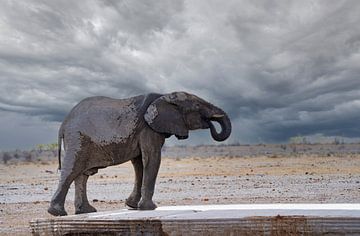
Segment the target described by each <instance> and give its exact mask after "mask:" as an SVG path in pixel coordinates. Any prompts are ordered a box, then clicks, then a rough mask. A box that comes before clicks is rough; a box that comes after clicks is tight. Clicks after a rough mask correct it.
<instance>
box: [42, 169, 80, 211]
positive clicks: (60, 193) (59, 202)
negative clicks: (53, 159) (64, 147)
mask: <svg viewBox="0 0 360 236" xmlns="http://www.w3.org/2000/svg"><path fill="white" fill-rule="evenodd" d="M77 175H78V174H77V173H75V172H71V171H68V169H62V170H61V176H60V181H59V184H58V187H57V190H56V192H55V194H54V196H53V198H52V199H51V202H50V207H49V208H48V212H49V213H50V214H51V215H54V216H64V215H67V213H66V211H65V207H64V203H65V198H66V195H67V193H68V191H69V188H70V185H71V183H72V182H73V181H74V179H75V178H76V177H77Z"/></svg>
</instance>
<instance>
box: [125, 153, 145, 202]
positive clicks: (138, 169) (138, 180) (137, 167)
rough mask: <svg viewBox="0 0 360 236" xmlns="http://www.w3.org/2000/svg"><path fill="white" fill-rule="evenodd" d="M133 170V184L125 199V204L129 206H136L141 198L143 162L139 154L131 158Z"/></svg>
mask: <svg viewBox="0 0 360 236" xmlns="http://www.w3.org/2000/svg"><path fill="white" fill-rule="evenodd" d="M131 163H132V164H133V167H134V171H135V184H134V188H133V191H132V193H131V194H130V196H129V197H128V198H127V199H126V201H125V204H126V205H127V206H129V207H131V208H137V206H138V203H139V201H140V199H141V186H142V179H143V163H142V159H141V156H138V157H136V158H134V159H132V160H131Z"/></svg>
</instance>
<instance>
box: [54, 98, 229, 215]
mask: <svg viewBox="0 0 360 236" xmlns="http://www.w3.org/2000/svg"><path fill="white" fill-rule="evenodd" d="M213 121H215V122H217V123H219V124H220V126H221V130H220V131H219V132H218V131H217V130H216V128H215V127H214V124H213V123H212V122H213ZM196 129H210V132H211V136H212V137H213V139H214V140H216V141H224V140H225V139H227V138H228V137H229V136H230V134H231V122H230V119H229V117H228V115H227V114H226V113H225V112H224V111H223V110H222V109H220V108H218V107H216V106H214V105H212V104H210V103H209V102H207V101H205V100H203V99H201V98H200V97H198V96H196V95H193V94H190V93H186V92H173V93H168V94H156V93H150V94H146V95H140V96H136V97H131V98H126V99H114V98H109V97H104V96H97V97H89V98H86V99H84V100H82V101H81V102H79V103H78V104H77V105H76V106H74V108H73V109H72V110H71V111H70V112H69V114H68V115H67V116H66V117H65V119H64V121H63V122H62V124H61V126H60V128H59V135H58V148H59V149H58V158H59V169H60V179H59V184H58V187H57V189H56V191H55V193H54V195H53V197H52V199H51V202H50V206H49V208H48V212H49V213H50V214H52V215H55V216H63V215H67V212H66V211H65V208H64V202H65V198H66V195H67V192H68V189H69V187H70V185H71V183H72V182H73V181H74V182H75V201H74V205H75V214H81V213H90V212H96V209H95V208H94V207H93V206H91V205H90V203H89V201H88V199H87V193H86V185H87V180H88V178H89V176H91V175H94V174H95V173H97V172H98V169H100V168H105V167H107V166H112V165H118V164H121V163H124V162H127V161H131V163H132V165H133V168H134V171H135V184H134V187H133V191H132V192H131V194H130V195H129V197H128V198H127V199H126V201H125V204H126V205H127V206H128V207H130V208H133V209H138V210H153V209H155V208H156V207H157V206H156V204H155V203H154V202H153V200H152V197H153V194H154V188H155V182H156V177H157V174H158V170H159V166H160V162H161V148H162V146H163V144H164V142H165V139H166V138H169V137H170V136H172V135H175V136H176V137H177V138H178V139H186V138H188V135H189V130H196ZM62 143H63V144H64V150H65V155H64V157H63V162H62V163H61V145H62Z"/></svg>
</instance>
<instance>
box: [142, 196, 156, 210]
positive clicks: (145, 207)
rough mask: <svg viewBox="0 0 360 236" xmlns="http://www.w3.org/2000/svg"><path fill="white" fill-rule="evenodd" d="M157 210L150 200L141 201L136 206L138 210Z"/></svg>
mask: <svg viewBox="0 0 360 236" xmlns="http://www.w3.org/2000/svg"><path fill="white" fill-rule="evenodd" d="M155 208H157V206H156V204H155V203H154V202H153V201H152V200H142V199H141V201H140V202H139V204H138V209H140V210H154V209H155Z"/></svg>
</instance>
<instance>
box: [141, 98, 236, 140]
mask: <svg viewBox="0 0 360 236" xmlns="http://www.w3.org/2000/svg"><path fill="white" fill-rule="evenodd" d="M144 118H145V121H146V122H147V124H148V125H149V126H150V127H151V128H152V129H153V130H155V131H156V132H159V133H163V134H165V135H166V136H167V137H169V136H171V135H173V134H174V135H175V136H176V137H177V138H178V139H186V138H187V137H188V135H189V130H195V129H207V128H210V131H211V136H212V137H213V139H214V140H216V141H224V140H225V139H227V138H228V137H229V136H230V134H231V123H230V119H229V117H228V116H227V114H226V113H225V112H224V111H223V110H221V109H220V108H218V107H216V106H214V105H212V104H210V103H209V102H207V101H205V100H203V99H201V98H199V97H197V96H195V95H192V94H189V93H185V92H174V93H170V94H165V95H163V96H161V97H159V98H157V99H156V100H155V101H153V102H152V103H151V104H150V105H149V107H148V108H147V111H146V113H145V115H144ZM212 121H215V122H218V123H219V124H220V126H221V131H220V132H217V131H216V129H215V127H214V125H213V124H212Z"/></svg>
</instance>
